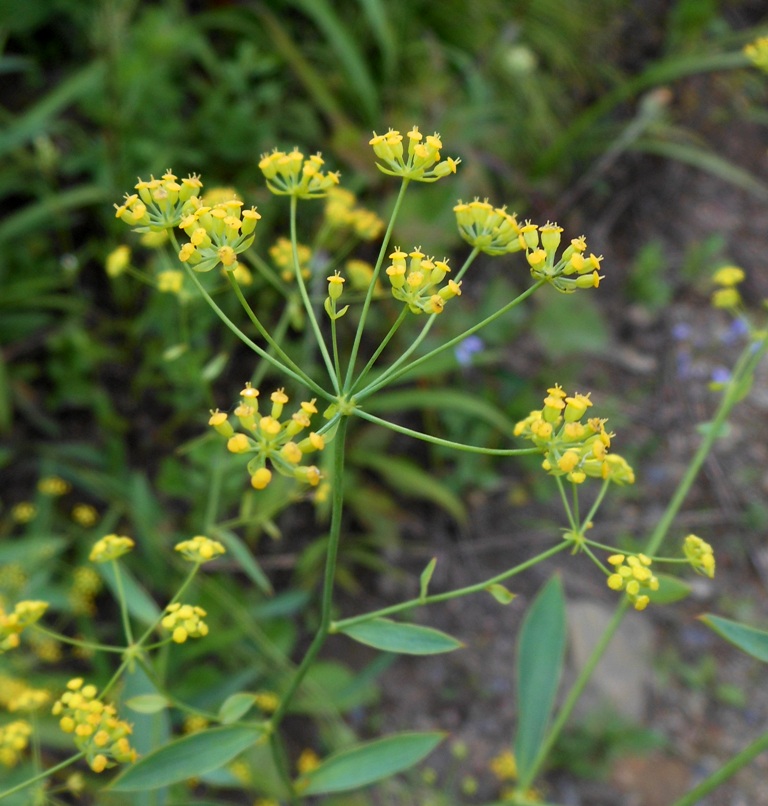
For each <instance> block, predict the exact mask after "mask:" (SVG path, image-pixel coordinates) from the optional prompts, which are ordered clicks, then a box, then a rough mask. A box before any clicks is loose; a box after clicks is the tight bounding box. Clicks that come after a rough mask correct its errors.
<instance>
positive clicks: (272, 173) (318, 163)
mask: <svg viewBox="0 0 768 806" xmlns="http://www.w3.org/2000/svg"><path fill="white" fill-rule="evenodd" d="M323 165H324V160H323V158H322V156H321V155H320V154H312V155H311V156H309V157H307V158H305V157H304V154H302V152H301V151H299V149H298V148H294V149H293V151H289V152H288V153H285V152H284V151H278V150H277V149H275V150H274V151H272V152H271V153H270V154H262V156H261V160H260V161H259V168H260V169H261V172H262V173H263V174H264V178H265V179H266V180H267V187H268V188H269V189H270V190H271V191H272V192H273V193H275V194H276V195H278V196H296V198H298V199H319V198H322V197H323V196H325V194H326V193H327V192H328V191H329V190H330V189H331V188H332V187H334V186H335V185H338V184H339V173H338V172H337V171H328V172H325V171H322V170H321V168H322V166H323Z"/></svg>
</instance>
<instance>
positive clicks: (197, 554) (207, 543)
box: [174, 535, 227, 564]
mask: <svg viewBox="0 0 768 806" xmlns="http://www.w3.org/2000/svg"><path fill="white" fill-rule="evenodd" d="M174 548H175V550H176V551H178V552H181V556H182V557H184V559H185V560H189V561H190V562H192V563H200V564H202V563H207V562H210V561H211V560H215V559H216V558H217V557H220V556H221V555H222V554H225V553H226V551H227V550H226V549H225V548H224V546H223V545H222V544H221V543H219V541H218V540H211V539H210V538H209V537H205V536H204V535H196V536H195V537H193V538H191V539H190V540H182V541H181V542H180V543H177V544H176V545H175V546H174Z"/></svg>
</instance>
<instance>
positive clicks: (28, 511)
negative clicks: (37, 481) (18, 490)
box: [11, 501, 37, 523]
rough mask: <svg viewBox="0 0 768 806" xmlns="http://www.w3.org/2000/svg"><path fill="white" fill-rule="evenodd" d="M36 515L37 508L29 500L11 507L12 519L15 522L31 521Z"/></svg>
mask: <svg viewBox="0 0 768 806" xmlns="http://www.w3.org/2000/svg"><path fill="white" fill-rule="evenodd" d="M35 515H37V509H35V505H34V504H32V503H30V502H29V501H20V502H19V503H18V504H15V505H14V506H13V507H12V509H11V520H13V522H14V523H29V522H30V521H31V520H34V518H35Z"/></svg>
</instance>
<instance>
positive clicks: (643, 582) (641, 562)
mask: <svg viewBox="0 0 768 806" xmlns="http://www.w3.org/2000/svg"><path fill="white" fill-rule="evenodd" d="M608 563H609V564H610V565H612V566H613V573H611V574H609V575H608V579H607V580H606V582H607V585H608V587H609V588H610V589H611V590H614V591H621V590H623V591H624V592H625V593H626V595H627V597H628V598H629V600H630V602H632V604H633V605H634V607H635V610H645V608H646V607H647V606H648V603H649V602H650V597H649V596H648V593H649V592H653V591H657V590H658V589H659V580H658V579H657V577H656V576H654V574H653V573H652V572H651V559H650V557H646V555H645V554H633V555H630V556H628V557H625V556H624V555H623V554H613V555H611V556H610V557H609V558H608Z"/></svg>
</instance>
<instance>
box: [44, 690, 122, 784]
mask: <svg viewBox="0 0 768 806" xmlns="http://www.w3.org/2000/svg"><path fill="white" fill-rule="evenodd" d="M96 694H97V691H96V686H92V685H85V684H84V681H83V679H82V678H81V677H76V678H73V679H72V680H70V681H69V682H68V683H67V691H65V692H64V693H63V694H62V695H61V697H60V698H59V699H58V700H56V702H55V703H54V704H53V708H52V709H51V713H52V714H53V715H54V716H57V717H59V727H60V728H61V729H62V730H63V731H64V733H69V734H71V735H72V737H73V739H74V742H75V745H76V746H77V748H78V749H79V750H80V751H82V752H83V753H85V758H86V761H87V762H88V765H89V766H90V768H91V769H92V770H93V771H94V772H97V773H98V772H103V771H104V770H105V769H107V768H108V767H113V766H115V764H126V763H132V762H134V761H135V760H136V758H137V753H136V751H135V750H134V749H133V748H132V747H131V745H130V742H129V740H128V736H129V735H130V734H131V732H132V729H131V726H130V725H129V724H128V723H127V722H123V721H122V720H120V719H118V718H117V711H116V710H115V708H114V706H112V705H109V704H107V703H104V702H102V701H101V700H100V699H98V697H97V696H96Z"/></svg>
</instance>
